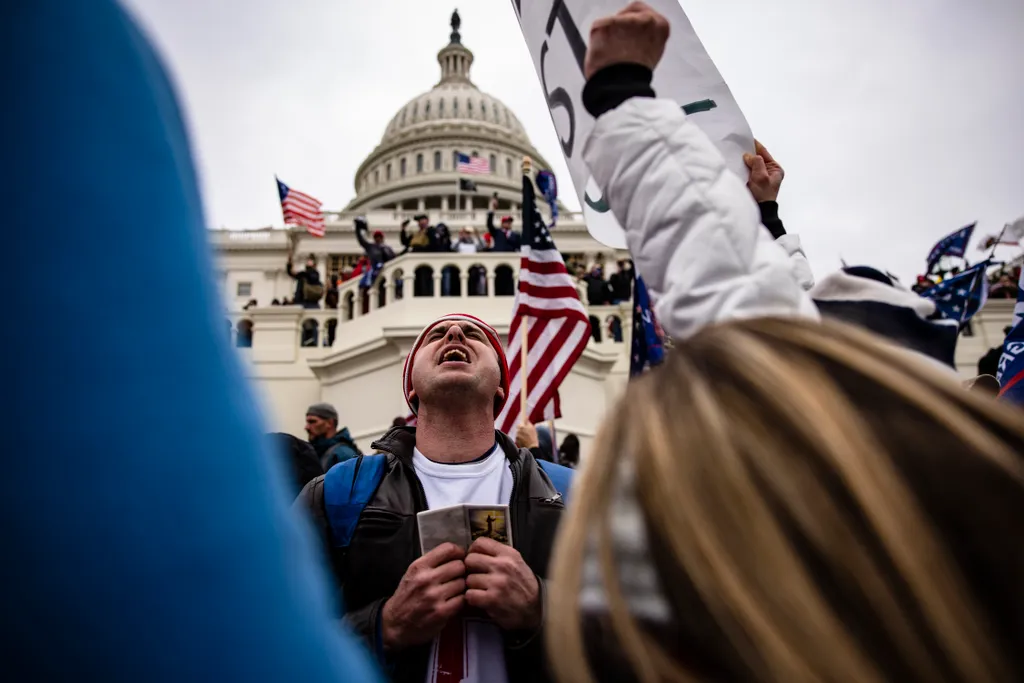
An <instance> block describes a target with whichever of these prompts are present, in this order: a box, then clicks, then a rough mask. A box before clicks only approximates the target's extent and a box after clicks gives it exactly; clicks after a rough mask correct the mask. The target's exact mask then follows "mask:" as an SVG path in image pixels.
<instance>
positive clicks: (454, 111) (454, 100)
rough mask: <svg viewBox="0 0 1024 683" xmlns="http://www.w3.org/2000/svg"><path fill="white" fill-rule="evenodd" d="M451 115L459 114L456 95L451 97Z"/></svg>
mask: <svg viewBox="0 0 1024 683" xmlns="http://www.w3.org/2000/svg"><path fill="white" fill-rule="evenodd" d="M452 115H453V116H458V115H459V98H458V97H453V98H452Z"/></svg>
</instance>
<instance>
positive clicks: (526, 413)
mask: <svg viewBox="0 0 1024 683" xmlns="http://www.w3.org/2000/svg"><path fill="white" fill-rule="evenodd" d="M520 254H521V257H520V260H519V291H518V293H517V294H516V298H515V302H514V304H513V306H512V323H511V325H510V326H509V332H508V356H509V358H510V359H511V364H510V365H509V372H510V376H511V383H510V399H509V401H508V402H507V403H505V406H504V408H503V409H502V411H501V413H500V414H499V415H498V419H497V422H496V423H495V424H496V426H497V428H498V429H499V430H500V431H503V432H505V433H506V434H508V435H510V436H512V437H513V438H514V437H515V432H516V429H517V428H518V426H519V424H520V423H527V422H529V423H532V424H538V423H541V422H545V421H547V420H554V419H556V418H559V417H561V415H562V414H561V408H560V406H559V399H558V387H559V386H560V385H561V384H562V380H564V379H565V377H566V375H568V374H569V370H571V369H572V366H573V364H575V363H576V360H577V359H578V358H579V357H580V355H581V354H582V353H583V349H585V348H586V346H587V341H588V340H589V338H590V318H589V317H588V315H587V311H586V309H585V308H584V307H583V303H582V302H581V301H580V297H579V293H578V292H577V290H576V285H575V284H574V283H573V280H572V277H571V276H570V275H569V271H568V270H567V269H566V267H565V261H563V260H562V254H561V253H559V251H558V249H557V248H555V241H554V240H553V239H551V233H550V232H549V231H548V227H547V225H546V224H545V223H544V218H543V217H542V216H541V213H540V211H539V210H538V209H537V200H536V195H535V193H534V190H533V181H532V179H531V178H530V159H529V158H525V159H524V160H523V239H522V247H521V249H520Z"/></svg>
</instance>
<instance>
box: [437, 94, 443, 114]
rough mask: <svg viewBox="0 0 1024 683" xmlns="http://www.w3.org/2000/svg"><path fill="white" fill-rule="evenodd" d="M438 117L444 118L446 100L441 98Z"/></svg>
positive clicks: (438, 105) (438, 103) (438, 104)
mask: <svg viewBox="0 0 1024 683" xmlns="http://www.w3.org/2000/svg"><path fill="white" fill-rule="evenodd" d="M437 115H438V116H444V98H441V99H440V100H438V102H437Z"/></svg>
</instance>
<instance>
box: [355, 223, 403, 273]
mask: <svg viewBox="0 0 1024 683" xmlns="http://www.w3.org/2000/svg"><path fill="white" fill-rule="evenodd" d="M367 230H368V228H367V227H366V225H365V224H364V225H356V239H357V240H359V246H361V247H362V248H363V251H365V252H366V258H368V259H370V263H371V264H373V265H377V264H378V263H387V262H388V261H390V260H391V259H393V258H395V250H394V249H392V248H391V247H390V246H388V245H387V244H377V243H376V242H374V241H372V240H368V239H366V235H364V234H363V233H364V232H367Z"/></svg>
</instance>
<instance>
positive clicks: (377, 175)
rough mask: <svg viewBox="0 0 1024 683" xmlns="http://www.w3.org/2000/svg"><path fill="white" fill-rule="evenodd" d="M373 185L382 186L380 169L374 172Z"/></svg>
mask: <svg viewBox="0 0 1024 683" xmlns="http://www.w3.org/2000/svg"><path fill="white" fill-rule="evenodd" d="M373 184H374V185H380V169H376V170H374V172H373Z"/></svg>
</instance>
